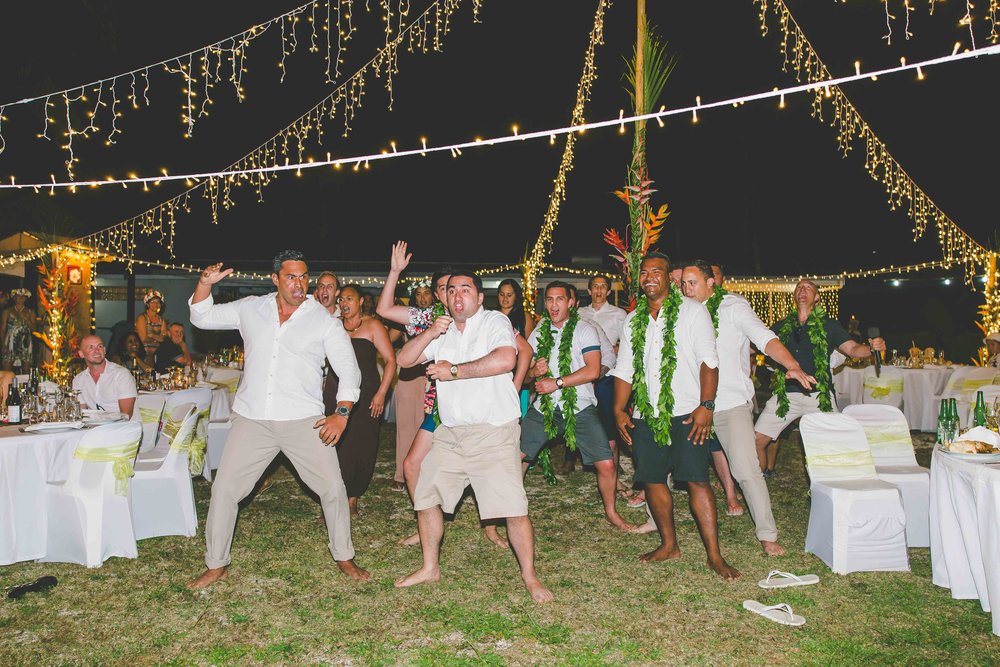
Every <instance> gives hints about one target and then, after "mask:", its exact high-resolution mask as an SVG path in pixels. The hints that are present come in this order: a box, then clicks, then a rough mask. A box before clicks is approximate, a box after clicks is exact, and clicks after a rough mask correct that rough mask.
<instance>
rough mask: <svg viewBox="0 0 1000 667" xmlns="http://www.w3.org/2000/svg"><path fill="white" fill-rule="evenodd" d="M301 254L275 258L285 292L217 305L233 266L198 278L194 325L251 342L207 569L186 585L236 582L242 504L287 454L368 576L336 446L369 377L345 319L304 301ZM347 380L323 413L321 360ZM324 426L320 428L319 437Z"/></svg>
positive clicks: (338, 550) (209, 531)
mask: <svg viewBox="0 0 1000 667" xmlns="http://www.w3.org/2000/svg"><path fill="white" fill-rule="evenodd" d="M304 260H305V257H304V256H303V255H302V253H300V252H296V251H293V250H286V251H284V252H281V253H279V254H278V255H277V256H276V257H275V258H274V272H273V273H272V274H271V282H273V283H274V285H275V287H277V288H278V291H277V292H273V293H271V294H267V295H264V296H249V297H246V298H243V299H240V300H238V301H233V302H231V303H224V304H215V303H214V302H213V300H212V285H214V284H215V283H217V282H219V281H220V280H222V279H223V278H225V277H226V276H228V275H229V274H230V273H232V271H233V270H232V269H226V270H224V271H223V270H222V264H214V265H212V266H210V267H208V268H207V269H205V271H204V272H202V274H201V277H200V278H199V279H198V286H197V287H195V290H194V294H193V295H192V297H191V299H190V301H189V302H188V303H189V304H190V307H191V324H193V325H194V326H196V327H200V328H202V329H212V330H224V329H239V332H240V334H241V335H242V336H243V340H244V343H245V346H246V359H245V363H244V368H243V381H242V382H241V383H240V387H239V389H238V390H237V391H236V397H235V399H234V401H233V421H232V429H231V430H230V432H229V438H228V441H227V446H226V449H225V451H224V452H223V454H222V462H221V463H220V464H219V472H218V474H217V476H216V478H215V482H214V483H213V484H212V501H211V504H210V505H209V507H208V519H207V520H206V522H205V543H206V552H205V565H206V566H207V567H208V569H207V570H206V571H205V572H204V573H203V574H202V575H201V576H200V577H198V578H197V579H195V580H194V581H192V582H190V583H189V584H188V588H205V587H206V586H209V585H211V584H213V583H215V582H216V581H218V580H220V579H225V578H226V577H227V576H228V565H229V562H230V560H231V556H230V547H231V546H232V541H233V529H234V528H235V526H236V515H237V513H238V511H239V502H240V501H241V500H243V499H244V498H246V497H247V496H248V495H249V494H250V492H251V491H252V490H253V487H254V485H255V484H256V483H257V480H259V479H260V476H261V474H263V472H264V470H265V469H266V468H267V466H268V465H269V464H270V463H271V461H273V460H274V457H276V456H277V455H278V454H279V453H282V454H284V455H285V456H287V457H288V460H289V461H291V462H292V465H294V466H295V469H296V470H297V471H298V473H299V476H300V477H301V478H302V481H303V482H305V483H306V484H307V485H308V486H309V488H311V489H312V490H313V492H314V493H316V495H318V496H319V499H320V503H321V504H322V506H323V515H324V516H325V518H326V527H327V533H328V534H329V539H330V542H329V548H330V553H331V554H333V559H334V560H335V561H336V562H337V566H338V567H339V568H340V570H341V571H342V572H343V573H344V574H346V575H347V576H349V577H351V578H352V579H369V578H370V575H369V574H368V573H367V572H366V571H365V570H363V569H361V568H360V567H358V565H357V564H355V562H354V545H353V544H352V542H351V516H350V509H349V508H348V503H347V490H346V489H345V488H344V480H343V478H342V477H341V474H340V464H339V463H338V461H337V452H336V451H335V450H334V449H333V447H330V446H327V445H336V444H337V441H338V439H339V438H340V435H341V433H343V431H344V428H345V427H346V426H347V419H348V417H349V416H350V413H351V407H352V406H353V405H354V402H355V401H356V400H357V399H358V396H359V395H360V387H361V371H360V370H359V369H358V362H357V359H356V358H355V356H354V348H353V347H352V345H351V340H350V338H349V337H348V335H347V333H346V332H345V331H344V325H343V324H341V322H340V320H339V319H336V318H333V317H330V313H329V312H328V311H327V310H326V309H325V308H324V307H323V306H322V305H320V303H319V302H317V301H316V300H315V299H313V298H311V297H307V296H306V288H307V287H308V285H309V275H308V268H307V267H306V263H305V261H304ZM324 359H328V360H329V362H330V365H331V367H332V368H333V371H334V372H335V373H336V374H337V376H338V377H339V378H340V389H339V390H338V392H337V409H336V411H335V412H334V413H333V414H332V415H330V416H329V417H324V416H323V414H324V411H323V392H322V380H323V361H324ZM316 429H319V430H318V431H317V430H316Z"/></svg>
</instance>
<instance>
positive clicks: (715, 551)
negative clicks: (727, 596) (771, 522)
mask: <svg viewBox="0 0 1000 667" xmlns="http://www.w3.org/2000/svg"><path fill="white" fill-rule="evenodd" d="M688 496H689V498H690V500H691V514H692V515H694V521H695V523H696V524H697V525H698V532H699V533H700V534H701V541H702V543H703V544H704V545H705V553H706V554H708V566H709V567H710V568H712V570H714V571H715V572H716V574H718V575H719V576H720V577H722V578H723V579H725V580H726V581H736V580H737V579H739V578H740V573H739V571H738V570H737V569H736V568H734V567H732V566H731V565H730V564H729V563H727V562H726V559H725V558H723V557H722V552H721V551H719V517H718V514H717V513H716V510H715V494H714V493H712V485H711V484H709V483H708V482H688ZM647 497H648V493H647ZM655 516H656V515H655V514H654V517H655Z"/></svg>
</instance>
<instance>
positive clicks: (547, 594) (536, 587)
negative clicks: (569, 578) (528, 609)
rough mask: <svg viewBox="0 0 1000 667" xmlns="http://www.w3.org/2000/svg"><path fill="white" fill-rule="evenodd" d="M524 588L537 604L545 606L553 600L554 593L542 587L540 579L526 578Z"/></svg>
mask: <svg viewBox="0 0 1000 667" xmlns="http://www.w3.org/2000/svg"><path fill="white" fill-rule="evenodd" d="M524 587H525V588H527V589H528V592H529V593H531V599H532V600H534V601H535V602H536V603H537V604H545V603H546V602H551V601H552V599H553V595H552V591H550V590H549V589H547V588H546V587H545V586H543V585H542V582H541V581H539V580H538V577H524Z"/></svg>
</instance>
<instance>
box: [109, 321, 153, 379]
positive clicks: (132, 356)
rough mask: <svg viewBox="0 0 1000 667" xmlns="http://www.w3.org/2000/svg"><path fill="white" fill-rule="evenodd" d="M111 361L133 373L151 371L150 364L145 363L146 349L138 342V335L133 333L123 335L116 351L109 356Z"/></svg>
mask: <svg viewBox="0 0 1000 667" xmlns="http://www.w3.org/2000/svg"><path fill="white" fill-rule="evenodd" d="M111 361H113V362H115V363H116V364H118V365H119V366H124V367H125V368H127V369H128V370H130V371H133V372H134V371H151V370H153V366H152V364H148V363H146V348H145V347H143V345H142V341H141V340H139V334H137V333H136V332H134V331H129V332H128V333H127V334H125V337H124V338H122V342H121V344H120V345H119V346H118V349H117V350H115V352H114V354H113V355H112V356H111Z"/></svg>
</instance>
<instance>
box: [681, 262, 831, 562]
mask: <svg viewBox="0 0 1000 667" xmlns="http://www.w3.org/2000/svg"><path fill="white" fill-rule="evenodd" d="M713 268H714V266H710V265H709V264H707V263H705V262H704V261H701V260H694V261H692V262H690V263H689V264H688V266H686V267H685V268H684V275H683V277H682V286H683V288H684V294H685V295H686V296H688V297H690V298H692V299H694V300H695V301H698V302H699V303H703V304H706V305H707V306H708V307H709V315H711V316H712V319H713V320H715V321H717V322H718V325H717V334H718V339H717V340H716V351H717V353H718V355H719V390H718V393H717V395H716V398H715V415H714V418H713V422H714V424H715V434H716V436H717V437H718V440H719V442H720V444H721V445H722V450H723V451H724V452H725V455H726V457H728V459H729V465H730V468H731V470H732V474H733V477H734V478H735V479H736V481H737V483H739V485H740V487H742V489H743V495H744V497H745V498H746V501H747V505H748V506H749V508H750V516H751V517H753V520H754V524H755V525H756V527H757V539H758V540H760V544H761V547H763V549H764V553H766V554H768V555H771V556H780V555H781V554H783V553H785V550H784V548H783V547H782V546H781V545H780V544H778V528H777V526H776V525H775V523H774V515H773V514H772V513H771V497H770V495H769V494H768V491H767V482H765V481H764V475H763V473H762V472H761V470H760V465H758V462H757V448H756V446H755V444H754V430H753V410H752V401H753V395H754V386H753V382H752V381H751V380H750V343H751V342H752V343H753V344H754V346H756V348H757V349H758V350H761V351H763V352H764V354H766V355H768V356H769V357H771V358H772V359H774V360H775V361H777V362H778V363H779V364H781V365H782V366H784V367H785V368H786V369H788V373H787V377H789V378H791V379H794V380H797V381H798V382H799V383H800V384H801V385H802V386H803V387H805V388H806V389H810V388H812V386H813V384H815V382H816V380H815V378H812V377H810V376H808V375H806V373H805V372H803V370H802V368H801V367H800V366H799V364H798V362H797V361H795V358H794V357H793V356H792V353H791V352H789V351H788V348H786V347H785V346H784V345H782V344H781V341H780V340H778V335H777V334H775V333H774V332H773V331H771V330H770V329H768V328H767V325H765V324H764V323H763V322H761V321H760V318H758V317H757V315H756V314H755V313H754V312H753V309H752V308H751V307H750V304H749V303H747V300H746V299H744V298H743V297H741V296H738V295H736V294H729V293H728V292H727V293H723V292H720V294H722V299H721V301H720V300H719V299H718V298H715V299H713V298H712V296H713V295H714V294H715V278H714V276H713ZM713 310H715V312H714V313H713V312H712V311H713Z"/></svg>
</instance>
